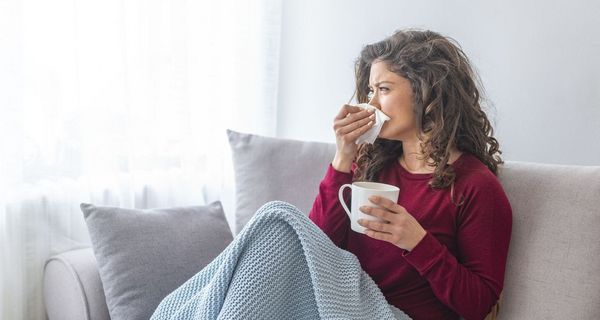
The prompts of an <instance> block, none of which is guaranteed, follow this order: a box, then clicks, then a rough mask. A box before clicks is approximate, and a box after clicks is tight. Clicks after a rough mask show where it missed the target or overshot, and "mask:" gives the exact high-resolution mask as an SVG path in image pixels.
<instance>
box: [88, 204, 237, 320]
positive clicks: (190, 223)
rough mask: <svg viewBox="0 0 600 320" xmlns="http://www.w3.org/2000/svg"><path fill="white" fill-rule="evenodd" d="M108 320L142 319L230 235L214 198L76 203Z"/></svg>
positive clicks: (146, 317)
mask: <svg viewBox="0 0 600 320" xmlns="http://www.w3.org/2000/svg"><path fill="white" fill-rule="evenodd" d="M81 210H82V211H83V214H84V216H85V222H86V224H87V227H88V230H89V233H90V238H91V240H92V247H93V249H94V254H95V256H96V260H97V261H98V269H99V272H100V278H101V279H102V285H103V287H104V293H105V296H106V303H107V306H108V310H109V312H110V317H111V319H112V320H120V319H148V318H150V316H151V315H152V313H153V312H154V310H155V309H156V307H157V306H158V304H159V303H160V301H161V300H162V299H163V298H164V297H165V296H167V295H168V294H169V293H170V292H172V291H173V290H175V289H177V288H178V287H179V286H180V285H181V284H183V283H184V282H185V281H186V280H188V279H189V278H190V277H192V276H193V275H194V274H196V273H197V272H198V271H200V270H201V269H202V268H203V267H204V266H206V265H207V264H208V263H210V262H211V261H212V260H213V259H214V258H215V257H216V256H217V255H218V254H219V253H220V252H221V251H222V250H223V249H224V248H225V247H226V246H227V245H228V244H229V243H230V242H231V241H232V235H231V231H230V229H229V226H228V224H227V222H226V221H225V215H224V213H223V209H222V207H221V203H220V202H218V201H217V202H213V203H211V204H209V205H206V206H189V207H175V208H164V209H146V210H137V209H123V208H116V207H99V206H94V205H91V204H86V203H82V204H81Z"/></svg>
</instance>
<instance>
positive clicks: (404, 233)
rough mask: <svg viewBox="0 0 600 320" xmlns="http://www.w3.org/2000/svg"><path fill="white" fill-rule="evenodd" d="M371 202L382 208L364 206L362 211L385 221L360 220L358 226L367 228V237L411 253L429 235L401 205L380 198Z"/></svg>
mask: <svg viewBox="0 0 600 320" xmlns="http://www.w3.org/2000/svg"><path fill="white" fill-rule="evenodd" d="M369 200H370V201H371V202H372V203H374V204H376V205H378V206H380V207H381V208H372V207H368V206H362V207H360V210H361V211H362V212H364V213H365V214H368V215H371V216H374V217H378V218H381V219H383V220H384V221H371V220H366V219H359V220H358V224H360V225H361V226H363V227H365V228H367V230H366V231H365V233H366V235H367V236H369V237H371V238H373V239H377V240H383V241H386V242H389V243H391V244H393V245H395V246H397V247H399V248H401V249H405V250H408V251H411V250H412V249H414V247H416V246H417V244H418V243H419V242H421V240H422V239H423V238H424V237H425V235H426V234H427V231H425V229H423V227H422V226H421V224H419V222H418V221H417V219H415V218H414V217H413V216H412V215H411V214H410V213H408V211H406V209H404V207H402V206H401V205H399V204H397V203H395V202H393V201H391V200H390V199H387V198H383V197H378V196H371V197H369Z"/></svg>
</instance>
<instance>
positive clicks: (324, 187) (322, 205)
mask: <svg viewBox="0 0 600 320" xmlns="http://www.w3.org/2000/svg"><path fill="white" fill-rule="evenodd" d="M345 183H352V172H350V173H345V172H340V171H337V170H335V169H334V168H333V166H332V165H331V164H329V167H328V168H327V173H326V174H325V177H324V178H323V180H322V181H321V183H320V185H319V193H318V194H317V198H316V199H315V202H314V203H313V207H312V209H311V210H310V214H309V216H308V217H309V218H310V220H312V221H313V222H314V223H315V224H316V225H317V226H318V227H319V228H320V229H321V230H323V232H325V234H327V236H328V237H329V238H330V239H331V241H333V243H335V244H336V245H337V246H338V247H340V248H344V247H345V244H346V234H347V232H348V228H349V225H350V220H349V219H348V216H347V215H346V212H345V211H344V208H343V207H342V205H341V204H340V201H339V198H338V191H339V189H340V187H341V186H342V185H343V184H345ZM349 195H350V192H349V190H348V191H346V193H345V194H344V199H345V201H346V204H348V203H349V202H348V201H349V199H350V196H349Z"/></svg>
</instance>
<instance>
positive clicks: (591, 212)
mask: <svg viewBox="0 0 600 320" xmlns="http://www.w3.org/2000/svg"><path fill="white" fill-rule="evenodd" d="M229 135H230V142H231V145H232V151H233V164H234V170H235V172H234V173H235V179H236V190H237V192H236V194H237V196H238V199H237V202H238V203H237V211H238V212H241V211H243V210H248V209H250V210H252V209H256V208H257V206H259V205H260V204H261V203H263V201H265V200H267V201H268V200H284V201H288V202H290V203H293V204H295V205H296V206H297V207H299V208H300V209H301V210H303V211H304V212H308V210H309V209H310V206H311V204H312V201H313V199H314V196H315V195H316V191H317V188H318V182H319V181H320V179H321V178H322V177H323V174H324V172H325V168H326V165H327V164H328V163H329V161H331V159H332V156H333V151H334V146H333V145H331V144H324V143H314V142H301V141H292V140H283V139H274V138H266V137H260V136H254V135H244V134H239V133H234V132H229ZM290 174H292V175H294V176H293V177H290V176H288V175H290ZM261 175H262V176H261ZM269 176H270V177H273V178H272V179H271V180H266V179H267V178H268V177H269ZM499 178H500V180H501V183H502V185H503V186H504V189H505V191H506V193H507V195H508V198H509V200H510V202H511V205H512V208H513V234H512V239H511V244H510V251H509V259H508V265H507V272H506V279H505V287H504V292H503V300H502V303H501V307H500V313H499V319H598V318H600V272H599V271H600V166H594V167H583V166H559V165H546V164H537V163H525V162H515V161H507V162H506V163H505V165H503V167H502V168H501V172H500V174H499ZM290 179H293V180H290ZM286 180H287V181H288V183H289V182H290V181H294V182H293V187H291V188H290V187H288V186H285V185H281V184H282V183H283V184H285V181H286ZM259 181H271V183H268V184H260V183H258V182H259ZM253 183H254V184H256V188H254V189H252V188H251V187H252V186H251V185H249V184H253ZM259 184H260V185H259ZM248 188H250V189H252V192H253V194H254V195H255V200H256V201H255V203H254V204H251V205H248V203H247V202H248V199H244V198H243V197H247V196H248V194H247V193H246V194H243V193H244V192H247V189H248ZM240 203H242V204H243V205H244V206H245V207H244V208H240ZM254 207H256V208H254ZM236 219H237V220H238V224H240V225H243V223H245V221H247V219H248V217H247V216H239V215H238V216H237V217H236ZM240 222H241V223H240ZM206 245H207V246H211V244H210V243H206ZM43 292H44V299H45V305H46V310H47V313H48V318H49V319H50V320H55V319H62V320H69V319H93V320H105V319H110V317H109V312H108V309H107V305H106V301H105V297H104V292H103V289H102V282H101V279H100V276H99V273H98V268H97V265H96V260H95V257H94V254H93V252H92V249H91V248H85V249H78V250H73V251H69V252H64V253H62V254H59V255H57V256H54V257H52V258H50V259H49V260H48V262H47V264H46V267H45V273H44V286H43Z"/></svg>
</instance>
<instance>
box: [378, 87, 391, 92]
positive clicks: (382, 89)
mask: <svg viewBox="0 0 600 320" xmlns="http://www.w3.org/2000/svg"><path fill="white" fill-rule="evenodd" d="M389 90H390V89H389V88H386V87H381V88H379V91H383V92H388V91H389Z"/></svg>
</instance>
